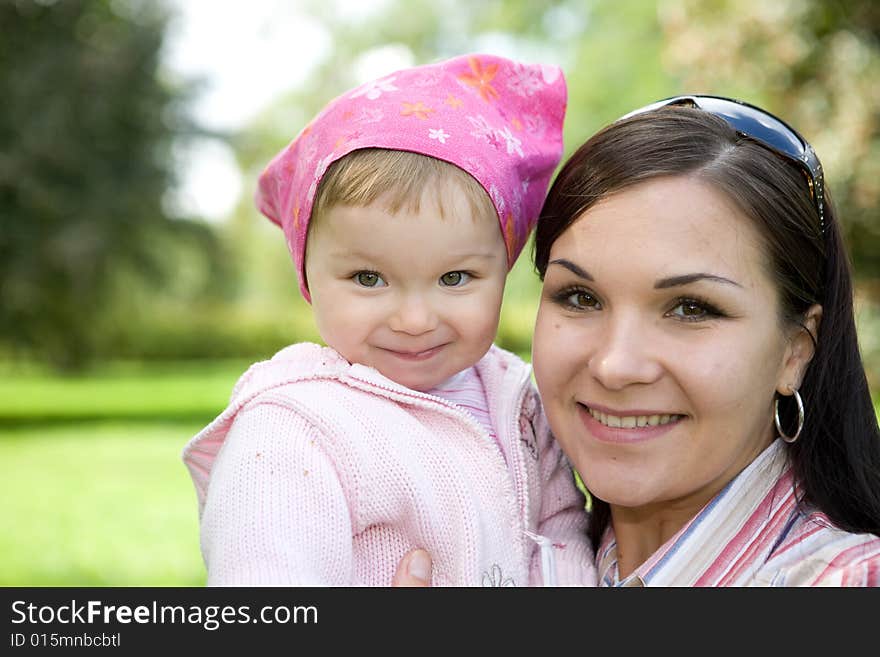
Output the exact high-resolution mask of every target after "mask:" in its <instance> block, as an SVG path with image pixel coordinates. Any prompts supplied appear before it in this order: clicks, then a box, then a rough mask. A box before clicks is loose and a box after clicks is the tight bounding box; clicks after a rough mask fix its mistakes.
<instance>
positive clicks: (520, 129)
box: [255, 54, 567, 300]
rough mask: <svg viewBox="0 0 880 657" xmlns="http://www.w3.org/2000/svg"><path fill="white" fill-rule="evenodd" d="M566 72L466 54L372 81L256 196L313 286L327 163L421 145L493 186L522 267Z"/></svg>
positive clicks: (552, 151) (303, 140)
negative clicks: (316, 219) (317, 205)
mask: <svg viewBox="0 0 880 657" xmlns="http://www.w3.org/2000/svg"><path fill="white" fill-rule="evenodd" d="M566 94H567V90H566V85H565V78H564V77H563V74H562V71H561V70H560V69H559V68H558V67H556V66H549V65H537V64H524V63H520V62H516V61H511V60H509V59H505V58H503V57H497V56H494V55H481V54H472V55H462V56H460V57H455V58H453V59H449V60H445V61H441V62H439V63H436V64H429V65H425V66H417V67H413V68H409V69H404V70H401V71H397V72H395V73H391V74H390V75H387V76H385V77H383V78H381V79H378V80H373V81H371V82H368V83H366V84H364V85H362V86H360V87H358V88H356V89H354V90H352V91H349V92H348V93H345V94H343V95H341V96H339V97H338V98H336V99H335V100H333V101H331V102H330V103H329V104H328V105H327V106H326V107H325V108H324V109H323V110H322V111H321V113H319V114H318V116H317V117H315V118H314V119H313V120H312V122H311V123H309V125H307V126H306V127H305V128H304V129H303V130H302V131H301V132H300V134H299V135H298V136H297V137H296V139H294V140H293V141H292V142H291V143H290V144H289V145H288V146H286V147H285V148H284V149H283V150H282V151H281V152H280V153H278V154H277V155H276V156H275V158H273V160H272V161H271V162H270V163H269V165H268V166H267V167H266V169H265V170H264V171H263V173H262V174H261V175H260V178H259V181H258V185H257V191H256V195H255V202H256V205H257V207H258V208H259V210H260V212H262V213H263V214H265V215H266V216H267V217H269V219H271V220H272V221H274V222H275V223H276V224H278V225H280V226H281V227H282V228H283V229H284V235H285V237H286V239H287V245H288V248H289V249H290V253H291V255H292V257H293V260H294V263H295V265H296V270H297V274H298V276H299V281H300V290H301V292H302V294H303V296H304V297H305V298H306V299H307V300H308V299H309V291H308V289H307V288H306V286H305V283H304V280H305V277H304V276H303V274H304V262H303V255H304V252H305V240H306V233H307V230H308V224H309V219H310V216H311V211H312V204H313V202H314V200H315V192H316V191H317V188H318V184H319V183H320V181H321V178H322V177H323V175H324V173H325V172H326V171H327V167H329V166H330V164H331V163H333V162H334V161H336V160H338V159H339V158H341V157H343V156H344V155H347V154H348V153H351V152H352V151H354V150H357V149H361V148H371V147H377V148H387V149H392V150H404V151H412V152H415V153H421V154H423V155H429V156H431V157H436V158H438V159H441V160H445V161H447V162H450V163H452V164H455V165H457V166H458V167H460V168H462V169H464V170H465V171H467V172H468V173H470V174H471V175H472V176H473V177H474V178H475V179H476V180H477V181H478V182H479V183H480V184H481V185H482V186H483V187H484V188H485V189H486V191H487V192H488V194H489V196H490V197H491V199H492V202H493V204H494V205H495V209H496V211H497V212H498V220H499V222H500V226H501V230H502V233H503V235H504V239H505V242H506V244H507V252H508V265H509V266H510V267H512V266H513V264H514V262H515V261H516V258H517V256H518V255H519V253H520V251H521V250H522V248H523V246H524V245H525V243H526V241H527V240H528V237H529V234H530V232H531V230H532V228H533V227H534V225H535V222H536V221H537V218H538V213H539V212H540V209H541V205H542V204H543V202H544V196H545V195H546V193H547V187H548V185H549V182H550V176H551V175H552V173H553V170H554V169H555V168H556V165H557V164H558V163H559V160H560V158H561V157H562V122H563V117H564V115H565V104H566V100H567V95H566Z"/></svg>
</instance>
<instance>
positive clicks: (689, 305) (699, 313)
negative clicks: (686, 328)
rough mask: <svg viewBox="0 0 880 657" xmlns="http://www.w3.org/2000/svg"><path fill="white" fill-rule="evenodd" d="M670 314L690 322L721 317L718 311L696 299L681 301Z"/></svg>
mask: <svg viewBox="0 0 880 657" xmlns="http://www.w3.org/2000/svg"><path fill="white" fill-rule="evenodd" d="M669 314H670V315H672V316H673V317H677V318H678V319H682V320H685V321H689V322H693V321H698V320H701V319H711V318H713V317H720V316H721V313H720V312H719V311H718V310H716V309H715V308H713V307H712V306H710V305H709V304H707V303H705V302H703V301H698V300H696V299H679V301H678V304H677V305H676V306H675V307H674V308H673V309H672V310H670V311H669Z"/></svg>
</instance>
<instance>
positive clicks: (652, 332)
mask: <svg viewBox="0 0 880 657" xmlns="http://www.w3.org/2000/svg"><path fill="white" fill-rule="evenodd" d="M765 260H766V257H765V254H764V252H763V247H762V246H761V242H760V240H759V235H758V233H757V232H756V230H755V228H754V227H753V226H752V223H751V221H749V219H748V218H747V217H745V216H744V215H743V214H742V213H741V212H740V211H739V210H738V209H737V208H736V207H735V206H734V205H733V204H732V202H730V201H729V200H728V199H727V198H726V197H725V196H723V195H722V194H721V193H719V192H717V191H715V190H714V188H712V187H711V186H709V185H708V184H707V183H705V182H701V181H699V180H697V179H695V178H688V177H664V178H657V179H654V180H650V181H647V182H643V183H640V184H638V185H635V186H633V187H630V188H628V189H625V190H623V191H621V192H619V193H617V194H615V195H612V196H610V197H608V198H606V199H604V200H602V201H601V202H599V203H598V204H596V205H595V206H593V207H592V208H590V209H589V210H588V211H586V212H585V213H584V214H583V215H582V216H581V217H580V218H578V219H577V220H576V221H575V222H574V223H573V224H572V225H571V226H570V227H569V228H568V229H567V230H566V231H565V232H564V233H562V235H560V237H559V238H558V239H557V240H556V242H555V243H554V244H553V247H552V249H551V251H550V259H549V263H550V264H549V266H548V267H547V271H546V275H545V280H544V287H543V292H542V295H541V304H540V308H539V310H538V317H537V323H536V328H535V335H534V342H533V362H534V367H535V376H536V380H537V384H538V388H539V389H540V392H541V397H542V399H543V401H544V405H545V407H546V412H547V415H548V419H549V421H550V425H551V427H552V428H553V431H554V433H555V435H556V437H557V439H558V440H559V442H560V444H561V446H562V448H563V449H564V450H565V452H566V453H567V454H568V456H569V458H570V459H571V461H572V464H573V465H574V466H575V468H576V469H577V470H578V472H579V473H580V475H581V477H582V478H583V480H584V482H585V484H586V485H587V487H588V488H589V489H590V491H591V492H592V493H593V494H594V495H596V496H597V497H599V498H600V499H603V500H605V501H607V502H609V503H610V504H612V507H615V506H617V507H626V508H630V509H633V510H640V509H641V510H646V511H649V510H656V509H674V510H677V511H679V512H682V513H686V514H691V513H695V512H696V511H697V510H699V508H701V507H702V506H703V505H704V504H705V503H706V502H707V501H708V500H709V499H710V498H711V497H712V496H713V495H714V494H715V493H716V492H717V491H719V490H720V489H721V488H722V487H723V486H724V485H725V484H726V483H727V482H729V481H730V480H731V479H732V478H733V477H734V476H735V475H736V474H737V473H739V472H740V471H741V470H742V469H743V468H744V467H745V466H746V465H748V464H749V463H750V462H751V461H752V460H753V459H754V458H755V456H757V455H758V454H759V453H760V452H761V451H762V450H763V449H764V448H765V447H766V446H767V445H768V444H769V443H770V442H771V441H772V440H773V438H774V435H775V434H774V430H773V399H774V392H775V391H776V390H777V389H779V390H780V391H786V392H787V386H788V385H790V384H791V385H794V386H795V387H796V386H797V385H799V383H800V374H801V369H800V366H801V365H804V363H800V362H798V354H799V352H798V350H797V349H793V348H792V344H793V343H792V342H790V340H789V337H791V335H793V332H791V331H789V330H787V329H784V328H783V325H782V323H781V321H780V315H779V302H778V300H777V291H776V288H775V286H774V284H773V283H772V281H771V279H770V277H769V275H768V271H767V265H766V262H765Z"/></svg>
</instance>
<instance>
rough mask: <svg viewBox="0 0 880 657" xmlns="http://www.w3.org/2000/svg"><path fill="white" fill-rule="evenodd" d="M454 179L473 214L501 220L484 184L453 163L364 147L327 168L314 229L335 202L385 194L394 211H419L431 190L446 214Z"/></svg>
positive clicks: (358, 203)
mask: <svg viewBox="0 0 880 657" xmlns="http://www.w3.org/2000/svg"><path fill="white" fill-rule="evenodd" d="M438 183H440V184H438ZM449 183H452V184H453V186H454V188H457V189H459V190H461V191H462V192H463V193H464V194H465V196H466V197H467V200H468V202H469V203H470V207H471V211H472V213H473V216H474V218H477V217H480V218H483V217H488V218H492V219H494V220H495V221H496V222H497V221H498V219H497V217H498V215H497V213H496V212H495V206H494V205H493V204H492V200H491V199H490V198H489V194H488V193H487V192H486V190H485V189H483V186H482V185H480V183H478V182H477V181H476V179H475V178H474V177H473V176H471V175H470V174H469V173H467V172H466V171H464V170H463V169H460V168H459V167H457V166H455V165H454V164H450V163H449V162H444V161H443V160H439V159H437V158H435V157H429V156H427V155H421V154H420V153H412V152H409V151H395V150H389V149H384V148H364V149H361V150H357V151H353V152H352V153H349V154H348V155H346V156H345V157H342V158H340V159H338V160H337V161H336V162H334V163H333V164H331V165H330V167H329V168H328V169H327V172H326V173H325V174H324V177H323V179H322V180H321V184H320V186H319V187H318V191H317V194H316V197H315V204H314V206H313V208H312V216H311V219H310V221H309V231H311V229H312V227H313V226H314V225H315V223H316V222H317V221H319V220H320V218H321V216H322V214H323V213H325V212H326V211H327V210H329V209H330V208H331V207H333V206H336V205H351V206H354V207H365V206H367V205H371V204H372V203H375V202H376V201H377V200H379V198H380V197H381V198H382V202H383V203H385V204H386V209H387V210H388V211H389V212H390V213H392V214H397V213H398V212H400V210H402V209H404V208H406V209H407V210H410V211H413V212H418V211H419V204H420V202H421V200H422V195H423V194H424V192H425V190H428V189H430V190H433V192H434V193H435V194H436V198H437V205H438V207H439V208H440V217H441V218H443V216H444V203H443V198H444V191H446V190H447V189H448V188H447V187H446V185H447V184H449ZM499 229H500V228H499Z"/></svg>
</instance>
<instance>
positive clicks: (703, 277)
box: [654, 272, 742, 290]
mask: <svg viewBox="0 0 880 657" xmlns="http://www.w3.org/2000/svg"><path fill="white" fill-rule="evenodd" d="M696 281H714V282H716V283H724V284H726V285H735V286H736V287H742V285H740V284H739V283H737V282H736V281H732V280H730V279H729V278H724V276H716V275H715V274H704V273H702V272H700V273H696V274H683V275H681V276H670V277H669V278H661V279H660V280H659V281H657V282H656V283H654V289H655V290H663V289H666V288H668V287H678V286H680V285H687V284H688V283H694V282H696Z"/></svg>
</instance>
